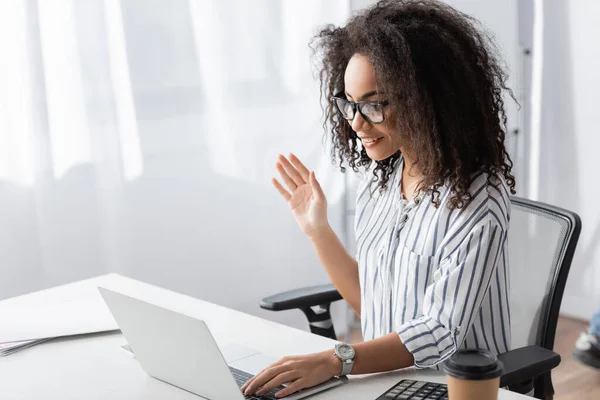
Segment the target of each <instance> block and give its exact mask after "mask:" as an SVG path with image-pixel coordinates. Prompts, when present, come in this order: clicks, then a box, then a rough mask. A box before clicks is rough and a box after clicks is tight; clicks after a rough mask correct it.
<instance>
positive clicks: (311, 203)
mask: <svg viewBox="0 0 600 400" xmlns="http://www.w3.org/2000/svg"><path fill="white" fill-rule="evenodd" d="M277 170H278V171H279V174H280V175H281V179H283V181H284V182H285V185H286V186H287V187H288V189H289V191H288V190H286V189H285V188H284V187H283V185H282V184H281V183H279V181H278V180H277V179H275V178H273V185H274V186H275V188H276V189H277V190H278V191H279V193H281V195H282V196H283V198H284V199H285V200H286V201H287V202H288V204H289V206H290V208H291V209H292V213H293V214H294V217H295V218H296V222H297V223H298V226H300V229H302V231H303V232H304V233H306V234H307V235H308V236H309V237H310V236H311V235H313V234H314V233H316V232H317V231H319V230H320V229H322V228H326V227H327V224H328V222H327V200H326V198H325V194H324V193H323V189H321V185H320V184H319V182H318V181H317V179H316V178H315V174H314V172H312V171H309V170H308V168H306V167H305V166H304V164H302V162H301V161H300V160H299V159H298V157H296V156H294V155H293V154H290V158H289V160H288V159H287V158H286V157H284V156H282V155H280V156H279V158H278V160H277Z"/></svg>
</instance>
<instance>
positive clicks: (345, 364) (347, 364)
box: [340, 360, 354, 376]
mask: <svg viewBox="0 0 600 400" xmlns="http://www.w3.org/2000/svg"><path fill="white" fill-rule="evenodd" d="M353 366H354V361H353V360H346V361H342V372H341V373H340V376H345V375H350V372H352V367H353Z"/></svg>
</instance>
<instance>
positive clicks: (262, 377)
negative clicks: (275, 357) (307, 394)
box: [242, 351, 342, 398]
mask: <svg viewBox="0 0 600 400" xmlns="http://www.w3.org/2000/svg"><path fill="white" fill-rule="evenodd" d="M341 370H342V364H341V361H340V360H339V359H338V358H337V357H336V356H335V355H334V354H333V351H325V352H321V353H314V354H306V355H302V356H293V357H284V358H282V359H281V360H279V361H277V362H276V363H274V364H272V365H270V366H269V367H267V368H265V369H264V370H262V371H261V372H259V373H258V374H257V375H256V376H255V377H253V378H252V379H250V380H249V381H248V382H246V384H244V385H243V386H242V392H243V393H244V394H245V395H247V396H248V395H255V396H262V395H264V394H266V393H268V392H270V391H271V390H272V389H274V388H277V387H278V386H281V385H283V384H284V383H289V385H288V386H287V387H286V388H284V389H281V390H279V391H278V392H277V393H276V394H275V397H277V398H281V397H285V396H287V395H290V394H292V393H295V392H297V391H299V390H301V389H305V388H309V387H313V386H316V385H318V384H321V383H323V382H326V381H328V380H329V379H331V378H333V377H334V376H336V375H337V374H339V373H340V371H341Z"/></svg>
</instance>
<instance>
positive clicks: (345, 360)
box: [333, 343, 356, 376]
mask: <svg viewBox="0 0 600 400" xmlns="http://www.w3.org/2000/svg"><path fill="white" fill-rule="evenodd" d="M333 354H335V356H336V357H337V358H338V359H339V360H340V361H341V362H342V372H341V373H340V375H339V376H345V375H348V374H349V373H350V372H351V371H352V367H353V366H354V355H355V354H356V352H355V351H354V348H353V347H352V346H350V345H349V344H348V343H338V344H336V345H335V350H334V352H333Z"/></svg>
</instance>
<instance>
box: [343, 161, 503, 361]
mask: <svg viewBox="0 0 600 400" xmlns="http://www.w3.org/2000/svg"><path fill="white" fill-rule="evenodd" d="M402 164H403V162H402V158H400V159H399V160H398V161H397V162H396V166H395V170H394V172H393V173H392V174H391V175H390V178H389V181H388V186H387V189H386V190H385V192H383V193H380V192H379V188H378V183H377V181H375V180H374V176H373V173H372V171H371V170H370V169H369V170H368V171H367V172H366V173H365V176H364V178H363V180H362V182H361V184H360V185H359V188H358V193H357V194H358V196H357V206H356V220H355V229H356V238H357V261H358V266H359V267H358V268H359V276H360V288H361V323H362V333H363V338H364V339H365V340H370V339H375V338H378V337H380V336H383V335H386V334H388V333H390V332H393V331H396V332H397V333H398V334H399V335H400V338H401V340H402V342H403V343H404V345H405V346H406V347H407V349H408V350H409V351H410V352H411V353H412V354H413V356H414V359H415V366H416V367H419V368H426V367H434V366H436V365H437V364H438V363H440V362H442V361H444V360H445V359H446V358H448V357H450V356H451V355H452V354H453V353H454V352H455V351H456V349H459V348H463V347H466V348H485V349H488V350H490V351H491V352H493V353H495V354H500V353H503V352H505V351H507V350H508V349H509V346H510V310H509V305H508V290H509V287H508V282H509V276H508V252H507V240H506V238H507V232H508V223H509V219H510V198H509V192H508V188H507V186H506V183H505V181H504V179H502V178H499V182H500V184H499V186H498V189H496V188H495V187H494V186H492V185H488V183H487V174H485V173H480V174H478V175H476V176H475V177H474V179H473V182H472V184H471V187H470V188H469V192H470V193H471V194H472V196H473V199H472V201H470V202H469V203H468V204H467V205H465V206H464V207H463V208H461V209H454V210H450V209H448V207H447V201H448V198H449V195H450V192H451V191H450V190H449V189H448V187H447V186H443V187H441V188H440V189H439V190H440V194H441V195H440V201H441V203H440V206H439V207H438V208H436V207H434V205H433V204H432V202H431V197H423V195H420V196H418V197H416V198H415V199H413V200H411V201H407V200H405V199H403V198H402V196H401V194H400V183H401V179H402Z"/></svg>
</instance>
